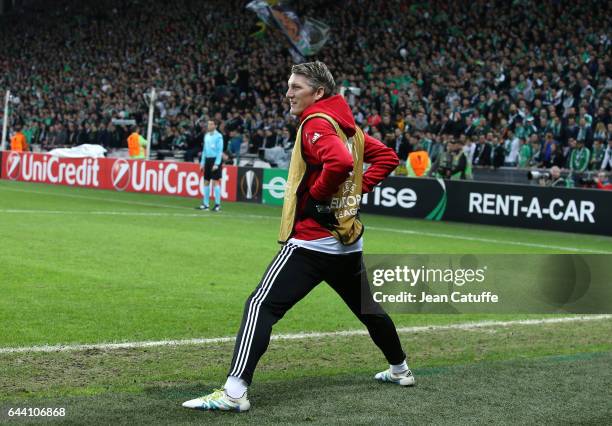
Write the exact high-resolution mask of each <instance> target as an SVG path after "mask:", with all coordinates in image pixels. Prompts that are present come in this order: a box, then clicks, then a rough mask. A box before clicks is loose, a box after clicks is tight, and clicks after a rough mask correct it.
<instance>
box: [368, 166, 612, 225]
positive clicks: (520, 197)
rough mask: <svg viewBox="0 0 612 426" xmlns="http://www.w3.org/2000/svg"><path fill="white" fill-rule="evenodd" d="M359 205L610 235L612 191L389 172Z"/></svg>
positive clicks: (412, 214) (422, 215) (403, 213)
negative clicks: (487, 181) (403, 176)
mask: <svg viewBox="0 0 612 426" xmlns="http://www.w3.org/2000/svg"><path fill="white" fill-rule="evenodd" d="M361 210H362V211H363V212H368V213H377V214H384V215H392V216H402V217H417V218H424V219H430V220H450V221H457V222H468V223H479V224H486V225H501V226H513V227H520V228H533V229H546V230H553V231H565V232H581V233H587V234H597V235H612V221H610V217H612V193H611V192H609V191H601V190H592V189H572V188H545V187H536V186H526V185H512V184H499V183H485V182H473V181H454V180H453V181H443V180H439V179H438V180H436V179H426V178H399V177H391V178H388V179H387V180H385V181H384V182H383V183H382V184H380V185H379V186H377V187H376V188H374V191H372V193H370V194H367V195H365V196H364V197H363V200H362V203H361Z"/></svg>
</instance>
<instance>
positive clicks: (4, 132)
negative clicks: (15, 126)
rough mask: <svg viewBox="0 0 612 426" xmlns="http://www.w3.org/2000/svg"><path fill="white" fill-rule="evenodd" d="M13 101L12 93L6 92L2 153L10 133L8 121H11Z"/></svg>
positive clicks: (0, 147) (0, 146) (0, 145)
mask: <svg viewBox="0 0 612 426" xmlns="http://www.w3.org/2000/svg"><path fill="white" fill-rule="evenodd" d="M10 99H11V91H10V90H7V91H6V97H5V98H4V117H3V118H4V120H3V122H2V141H1V144H0V151H4V149H5V147H6V137H7V133H8V120H9V100H10Z"/></svg>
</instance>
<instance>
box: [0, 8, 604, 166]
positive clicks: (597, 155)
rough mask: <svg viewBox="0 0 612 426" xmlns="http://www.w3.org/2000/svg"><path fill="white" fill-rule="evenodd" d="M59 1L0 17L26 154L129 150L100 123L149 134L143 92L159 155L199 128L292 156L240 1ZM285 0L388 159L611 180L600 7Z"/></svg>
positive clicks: (235, 145) (280, 61) (279, 46)
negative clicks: (152, 101) (317, 32)
mask: <svg viewBox="0 0 612 426" xmlns="http://www.w3.org/2000/svg"><path fill="white" fill-rule="evenodd" d="M54 3H60V4H61V7H60V8H57V6H56V7H54V8H51V9H50V5H49V4H48V3H47V2H43V1H38V2H34V4H35V7H33V8H32V7H30V8H29V9H28V10H26V11H25V12H24V13H23V14H21V15H19V14H18V15H17V16H12V17H4V18H1V19H2V25H0V38H2V40H3V41H4V42H3V54H2V56H1V57H0V89H2V91H3V92H4V91H5V90H6V89H10V90H11V92H12V94H13V96H14V98H13V102H12V103H11V109H12V115H11V118H12V125H17V126H21V127H23V130H24V134H25V135H26V137H27V139H28V142H29V143H30V144H40V146H41V147H42V149H44V150H48V149H51V148H54V147H66V146H73V145H78V144H83V143H96V144H101V145H103V146H105V147H108V148H111V149H112V148H121V147H126V138H127V135H128V133H129V129H127V128H124V127H123V126H116V125H114V124H112V121H111V120H112V119H135V120H136V122H137V123H138V124H139V125H141V128H144V125H146V118H147V111H148V105H147V99H146V97H145V94H146V93H148V92H149V90H150V88H151V87H155V88H156V89H157V90H158V93H159V94H160V96H159V98H158V100H157V101H156V106H157V109H156V117H157V118H156V122H155V134H156V137H155V140H154V141H153V148H154V149H156V150H160V151H161V150H169V151H176V150H180V151H181V152H183V151H184V152H185V155H186V159H187V160H192V159H194V158H195V157H196V156H197V154H198V151H199V150H201V144H202V133H203V131H205V125H206V121H207V120H208V118H210V117H212V118H214V119H216V120H218V121H219V123H220V128H219V129H220V131H221V132H222V133H223V134H224V137H225V138H226V142H227V144H228V150H230V151H232V153H233V154H236V153H237V152H240V151H242V152H246V151H248V152H251V153H257V152H258V150H259V148H262V147H265V148H270V147H274V146H282V147H283V148H285V149H289V148H290V147H291V145H292V139H293V134H294V132H295V126H296V122H295V121H294V118H292V117H291V116H290V115H289V114H288V105H287V103H286V101H285V99H284V93H285V91H286V81H287V78H288V75H289V70H290V66H291V65H292V63H293V61H292V58H291V56H290V55H289V53H288V52H287V44H286V43H285V42H284V41H283V37H282V36H281V35H280V34H279V33H275V32H270V31H267V32H265V33H263V34H262V33H256V32H257V30H258V28H257V27H256V26H255V24H256V22H257V17H256V15H255V14H254V13H253V12H250V11H248V10H247V9H246V8H245V7H244V6H245V3H246V2H244V1H239V0H229V1H210V2H203V1H198V0H178V1H174V2H167V1H163V0H146V1H144V0H141V1H138V0H122V1H120V0H98V1H96V2H81V1H78V0H63V1H62V2H54ZM294 6H295V7H296V9H297V10H298V11H299V13H300V14H302V15H303V16H312V17H316V18H317V19H320V20H322V21H324V22H326V23H327V24H329V25H330V26H331V28H332V33H331V37H330V40H329V41H328V43H327V44H326V46H325V47H324V48H323V49H322V50H321V51H320V52H319V53H318V54H317V55H316V56H315V57H313V58H312V59H320V60H322V61H323V62H325V63H327V64H329V65H330V68H331V70H332V72H333V74H334V76H335V77H336V80H337V83H338V84H339V85H341V86H343V87H345V88H346V89H345V96H346V97H347V99H348V100H349V103H350V104H351V106H352V107H353V111H354V115H355V117H356V119H357V121H358V123H359V124H360V125H361V126H362V127H364V128H365V129H366V130H367V131H368V132H369V133H370V134H372V135H373V136H375V137H377V138H379V139H380V140H382V141H384V142H385V143H386V144H387V145H389V146H392V147H393V148H394V149H395V150H396V151H397V152H398V154H399V156H400V158H401V159H406V156H407V155H408V153H409V152H410V151H412V150H415V149H416V148H417V147H418V146H420V147H421V148H422V149H424V150H426V151H427V152H428V154H429V156H430V158H431V159H432V160H435V159H436V157H438V156H439V154H440V153H441V152H443V151H444V150H445V147H446V144H447V142H448V141H449V140H451V139H452V140H454V141H457V142H459V143H460V144H461V145H462V147H463V151H464V152H465V153H466V156H467V158H468V159H469V160H468V161H469V162H470V164H473V165H475V166H486V167H500V166H504V165H505V166H518V167H532V166H541V167H551V166H559V167H561V168H565V169H571V170H575V171H582V170H589V169H591V170H599V169H600V168H608V169H609V168H610V166H611V164H612V119H611V116H612V78H611V77H610V74H611V69H612V64H611V63H610V46H611V40H610V34H609V29H610V28H612V22H611V21H612V18H611V16H612V14H611V13H610V10H609V3H608V2H600V1H597V0H588V1H555V0H544V1H526V0H514V1H506V0H469V1H466V0H461V1H452V2H448V1H441V0H433V1H429V2H413V3H412V4H411V3H410V2H405V1H397V0H396V1H384V2H379V1H372V0H340V1H312V2H306V1H297V2H295V3H294ZM606 154H608V155H606ZM604 160H606V161H607V163H608V164H604Z"/></svg>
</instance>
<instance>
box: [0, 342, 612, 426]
mask: <svg viewBox="0 0 612 426" xmlns="http://www.w3.org/2000/svg"><path fill="white" fill-rule="evenodd" d="M611 363H612V352H602V353H595V354H593V353H590V354H578V355H573V356H552V357H544V358H538V359H518V360H512V361H504V362H483V363H478V364H469V365H463V366H452V367H437V368H424V369H418V370H415V376H416V377H417V386H416V387H414V388H401V387H399V386H397V385H391V384H379V383H377V382H375V381H374V380H373V379H372V377H371V376H366V375H364V374H354V375H352V374H338V375H333V376H324V377H303V378H298V379H291V380H282V381H281V380H275V381H265V377H264V378H262V379H261V381H260V382H257V383H255V384H254V385H253V387H252V388H251V390H250V399H251V402H252V404H253V408H252V410H251V411H250V412H248V413H241V414H236V413H210V412H201V411H195V410H188V409H185V408H182V407H181V405H180V404H181V403H182V402H183V401H185V400H187V399H191V398H194V397H196V396H200V395H202V394H205V393H208V392H209V391H211V390H212V389H213V388H214V387H218V385H219V383H204V382H199V383H190V384H180V383H179V384H177V383H159V384H157V385H155V386H148V387H146V388H145V389H144V392H142V393H140V394H126V393H112V389H109V392H108V393H103V394H101V395H98V396H94V397H70V398H63V399H59V398H55V399H52V400H39V399H28V400H21V401H19V402H16V403H15V405H13V406H27V407H65V408H66V413H67V414H66V417H64V418H63V419H61V423H63V424H196V423H197V424H202V423H205V424H248V423H257V424H258V425H260V424H299V423H309V424H337V423H349V424H373V423H377V424H382V423H384V424H397V423H417V424H421V423H436V424H457V423H462V424H463V423H470V424H473V423H493V424H498V423H520V424H525V423H528V424H547V423H565V422H571V423H574V424H575V423H592V422H596V423H599V424H606V423H607V424H610V420H612V404H611V403H610V398H609V397H610V393H609V383H610V382H611V381H612V371H611V369H610V368H609V366H610V364H611ZM372 374H374V372H372ZM6 409H7V408H6V407H3V412H2V413H3V415H5V413H6ZM5 419H6V417H4V418H3V417H0V423H1V420H5ZM30 420H31V419H30Z"/></svg>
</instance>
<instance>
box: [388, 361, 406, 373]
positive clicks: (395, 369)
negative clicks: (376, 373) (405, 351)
mask: <svg viewBox="0 0 612 426" xmlns="http://www.w3.org/2000/svg"><path fill="white" fill-rule="evenodd" d="M389 367H391V372H392V373H393V374H399V373H403V372H404V371H406V370H408V364H406V360H404V362H402V363H401V364H395V365H393V364H389Z"/></svg>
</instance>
